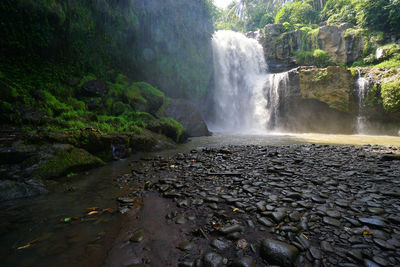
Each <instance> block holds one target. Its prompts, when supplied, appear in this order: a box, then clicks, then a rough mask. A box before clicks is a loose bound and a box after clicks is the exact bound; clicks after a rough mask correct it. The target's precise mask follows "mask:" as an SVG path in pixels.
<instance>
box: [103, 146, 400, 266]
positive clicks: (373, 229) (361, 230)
mask: <svg viewBox="0 0 400 267" xmlns="http://www.w3.org/2000/svg"><path fill="white" fill-rule="evenodd" d="M399 154H400V151H399V149H398V148H396V147H383V146H328V145H300V144H296V145H285V146H226V147H222V148H218V149H208V148H198V149H195V150H192V151H191V152H189V153H184V154H183V153H178V154H176V155H174V156H170V157H167V156H164V157H162V156H158V157H151V158H145V159H143V160H141V161H138V162H136V164H134V165H132V174H130V175H129V176H125V177H124V178H123V180H120V181H119V183H120V184H121V185H123V184H126V183H127V184H130V183H137V184H140V185H141V187H142V188H143V191H142V190H140V189H139V190H135V191H134V192H131V193H130V194H127V195H126V196H125V197H126V199H125V201H124V199H119V202H120V210H124V209H126V207H129V198H135V197H138V196H143V199H144V200H143V203H144V206H143V209H142V211H141V212H140V213H139V215H138V216H137V217H135V218H133V221H132V223H130V225H129V226H127V228H126V229H124V231H123V232H122V234H121V235H120V236H119V237H118V239H117V242H116V243H115V244H114V247H113V249H112V250H111V253H110V254H109V258H108V259H107V265H108V266H128V265H131V264H147V265H141V266H178V265H179V266H268V265H281V266H291V265H294V266H313V265H314V266H360V265H366V266H379V265H381V266H397V265H399V264H400V257H399V255H400V217H399V216H398V214H399V211H400V206H399V205H398V201H399V198H400V194H399V192H400V190H399V186H400V183H399V181H398V179H397V177H398V176H399V175H400V170H399V168H398V166H399V163H400V156H399ZM126 200H128V201H126ZM138 266H139V265H138Z"/></svg>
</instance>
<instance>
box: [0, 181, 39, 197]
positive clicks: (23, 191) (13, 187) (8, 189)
mask: <svg viewBox="0 0 400 267" xmlns="http://www.w3.org/2000/svg"><path fill="white" fill-rule="evenodd" d="M46 193H47V190H46V189H45V188H44V186H43V184H42V182H41V181H40V180H27V181H12V180H0V201H6V200H11V199H16V198H23V197H32V196H37V195H40V194H46Z"/></svg>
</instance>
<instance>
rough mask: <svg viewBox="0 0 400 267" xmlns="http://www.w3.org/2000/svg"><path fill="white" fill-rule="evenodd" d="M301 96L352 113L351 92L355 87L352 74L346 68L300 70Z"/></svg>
mask: <svg viewBox="0 0 400 267" xmlns="http://www.w3.org/2000/svg"><path fill="white" fill-rule="evenodd" d="M299 79H300V81H299V83H300V92H301V96H302V98H304V99H316V100H319V101H321V102H323V103H326V104H328V105H329V107H331V108H333V109H336V110H338V111H342V112H347V113H349V112H350V105H349V104H350V92H351V91H352V90H353V88H354V86H355V80H354V78H353V76H352V75H351V72H350V71H349V70H348V69H346V68H344V67H328V68H324V69H318V68H299Z"/></svg>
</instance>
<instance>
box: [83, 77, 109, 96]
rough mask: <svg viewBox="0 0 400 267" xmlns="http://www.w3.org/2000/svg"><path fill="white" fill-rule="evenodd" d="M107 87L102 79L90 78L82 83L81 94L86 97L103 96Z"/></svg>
mask: <svg viewBox="0 0 400 267" xmlns="http://www.w3.org/2000/svg"><path fill="white" fill-rule="evenodd" d="M108 89H109V88H108V85H107V83H105V82H104V81H101V80H91V81H88V82H85V83H84V84H83V85H82V95H84V96H87V97H98V96H104V95H105V94H106V93H107V92H108Z"/></svg>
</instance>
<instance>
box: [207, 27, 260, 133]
mask: <svg viewBox="0 0 400 267" xmlns="http://www.w3.org/2000/svg"><path fill="white" fill-rule="evenodd" d="M212 46H213V55H214V77H215V89H214V96H213V99H214V101H215V110H214V113H215V115H214V120H213V121H212V122H210V123H209V127H210V128H211V129H212V130H214V131H230V132H248V131H252V130H263V129H264V127H265V124H266V109H265V107H266V105H267V102H266V99H265V98H264V96H263V86H264V83H265V80H266V69H267V65H266V63H265V59H264V53H263V48H262V46H261V45H260V44H259V43H258V42H257V41H256V40H254V39H250V38H247V37H246V36H244V35H243V34H241V33H237V32H233V31H225V30H223V31H217V32H216V33H214V36H213V39H212Z"/></svg>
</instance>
